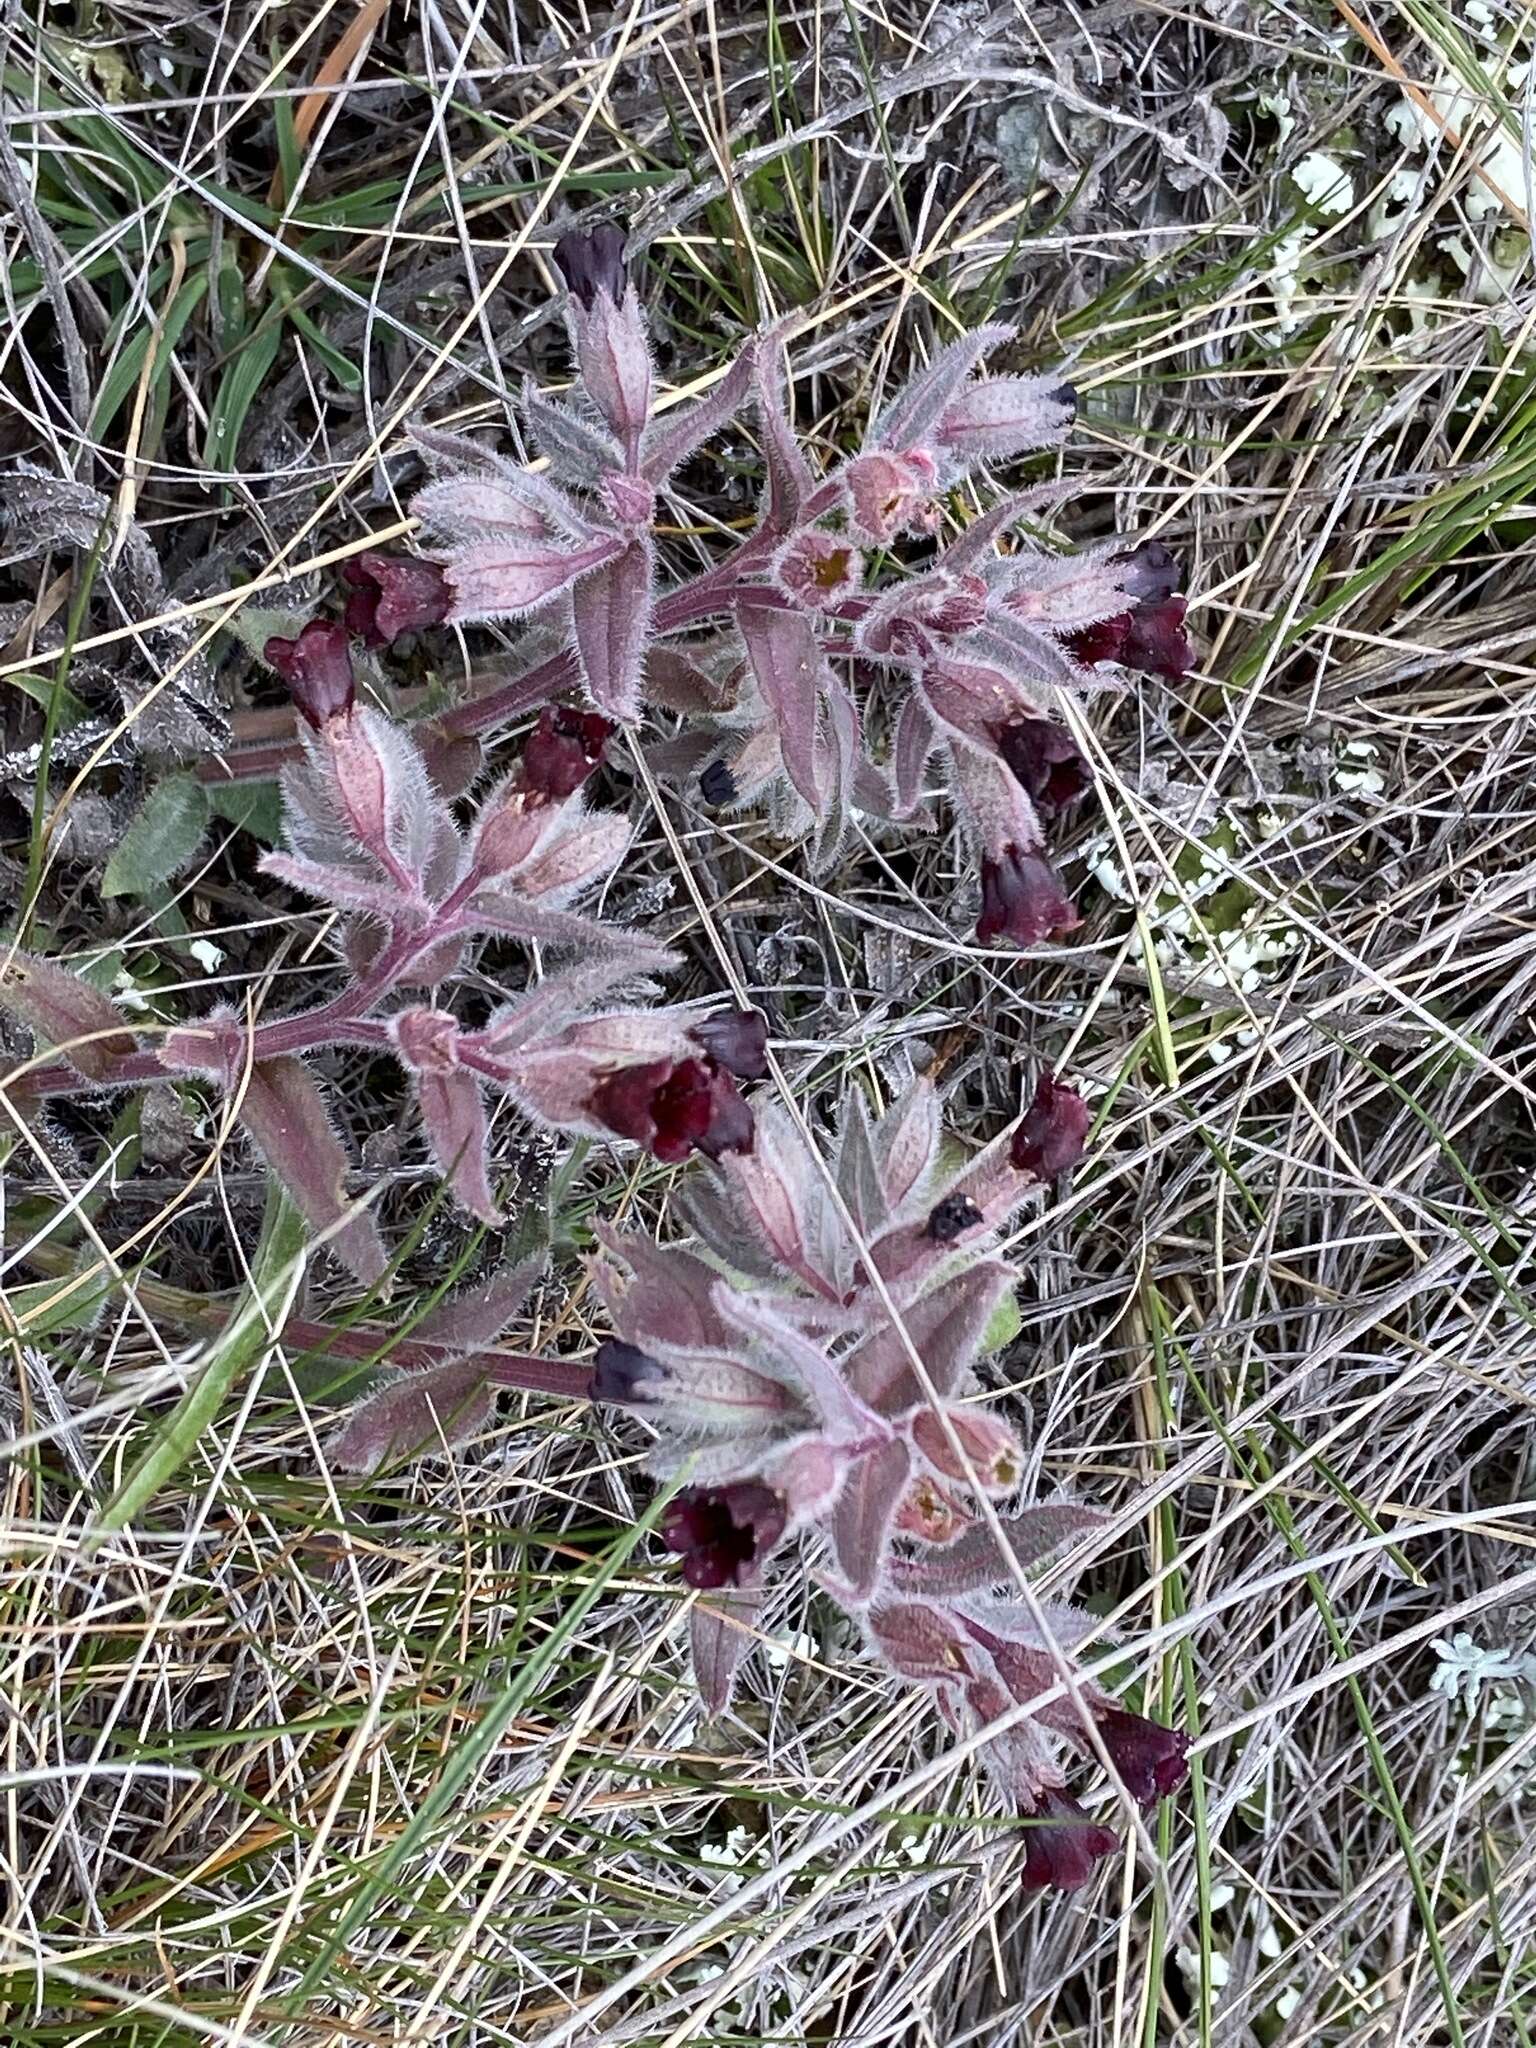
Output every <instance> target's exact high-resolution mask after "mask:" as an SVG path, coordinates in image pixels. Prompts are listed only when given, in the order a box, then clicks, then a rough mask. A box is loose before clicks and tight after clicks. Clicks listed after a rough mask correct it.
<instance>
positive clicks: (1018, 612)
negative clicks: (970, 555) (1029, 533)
mask: <svg viewBox="0 0 1536 2048" xmlns="http://www.w3.org/2000/svg"><path fill="white" fill-rule="evenodd" d="M1008 567H1009V575H1008V580H1007V584H1006V587H1005V592H1004V597H1003V603H1004V605H1005V606H1006V607H1007V609H1008V611H1009V612H1011V613H1012V615H1013V616H1014V617H1015V618H1016V619H1023V620H1024V621H1025V622H1026V623H1027V624H1030V625H1038V626H1044V627H1046V628H1047V629H1048V630H1049V631H1051V632H1052V633H1070V632H1073V631H1075V630H1077V629H1079V628H1082V627H1086V626H1095V625H1098V624H1099V623H1100V622H1101V621H1103V620H1105V619H1109V618H1113V617H1114V616H1115V615H1116V614H1117V613H1119V612H1123V611H1124V610H1125V609H1126V607H1127V604H1128V603H1129V602H1131V600H1130V599H1129V597H1128V593H1127V591H1126V589H1125V582H1126V576H1125V565H1124V564H1123V563H1121V562H1117V561H1115V560H1113V559H1112V558H1110V557H1108V556H1105V555H1102V554H1088V555H1043V554H1039V553H1037V552H1035V551H1034V550H1033V549H1031V550H1029V551H1028V552H1027V553H1024V552H1021V553H1019V554H1017V555H1015V556H1014V557H1013V558H1012V560H1011V561H1010V563H1009V565H1008Z"/></svg>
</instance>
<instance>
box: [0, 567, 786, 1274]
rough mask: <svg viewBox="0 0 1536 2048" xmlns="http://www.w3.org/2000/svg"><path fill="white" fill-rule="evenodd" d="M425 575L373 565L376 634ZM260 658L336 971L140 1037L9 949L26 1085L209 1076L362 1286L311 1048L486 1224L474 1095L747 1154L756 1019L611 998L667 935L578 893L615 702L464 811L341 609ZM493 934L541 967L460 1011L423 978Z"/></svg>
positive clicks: (271, 866)
mask: <svg viewBox="0 0 1536 2048" xmlns="http://www.w3.org/2000/svg"><path fill="white" fill-rule="evenodd" d="M418 587H419V586H417V585H416V584H414V583H413V582H412V581H411V579H409V578H407V579H405V581H404V582H401V581H400V580H399V579H397V578H396V576H395V574H394V571H393V569H392V568H391V567H390V566H389V564H388V563H379V564H376V565H375V570H374V572H373V581H372V583H371V584H370V585H369V589H370V591H372V592H373V593H374V594H375V595H376V597H377V603H376V604H375V603H374V602H373V599H372V598H370V607H371V608H370V611H369V615H368V616H369V620H370V621H372V622H373V623H374V625H375V628H376V630H377V631H379V632H381V633H383V632H387V631H388V630H389V629H390V624H391V623H393V622H394V621H397V620H398V619H399V618H400V617H401V616H402V614H403V612H404V611H405V610H406V609H407V600H408V598H409V597H410V594H411V592H412V591H413V590H415V589H418ZM412 616H413V617H415V615H414V614H413V615H412ZM380 621H384V623H379V622H380ZM418 622H419V620H418ZM267 655H268V659H269V661H270V662H271V663H272V665H273V666H274V667H275V668H277V669H278V670H279V671H280V673H282V674H283V675H284V676H285V677H286V679H287V680H288V682H289V685H290V688H291V689H292V692H293V695H294V699H295V701H296V703H297V704H298V707H299V709H300V711H301V713H302V714H303V717H304V720H305V722H306V729H305V739H304V758H303V760H302V761H301V762H300V763H298V764H296V765H295V766H293V767H291V768H290V769H289V771H288V772H287V774H286V776H285V779H284V817H285V837H286V842H287V844H286V849H285V850H284V851H282V852H279V853H271V854H268V855H266V856H265V858H264V859H263V862H262V866H263V868H264V870H265V871H266V872H267V873H268V874H270V875H272V876H274V877H275V878H276V879H278V880H279V881H282V882H285V883H288V884H289V885H290V886H292V887H293V888H295V889H298V890H300V891H302V892H303V893H305V894H306V895H309V896H311V897H314V898H315V899H317V900H318V901H319V902H322V903H325V904H328V905H330V906H331V907H332V908H333V909H335V910H337V911H339V912H340V913H341V917H340V920H339V925H338V936H339V940H340V945H341V950H342V954H343V957H344V962H345V965H346V967H347V969H348V970H349V973H348V979H347V981H346V984H345V986H344V987H343V989H342V992H341V993H340V994H339V995H337V996H336V997H334V998H333V999H332V1000H331V1001H329V1002H326V1003H323V1004H321V1005H319V1006H318V1007H315V1008H313V1009H310V1010H307V1011H300V1012H298V1013H296V1014H295V1015H293V1016H290V1017H283V1018H279V1019H276V1020H274V1021H271V1022H263V1023H260V1024H257V1025H255V1026H252V1025H250V1024H249V1023H247V1021H246V1020H245V1019H243V1018H241V1017H239V1016H237V1015H236V1013H235V1012H234V1010H233V1009H231V1008H230V1007H229V1006H227V1005H220V1006H217V1007H216V1008H214V1009H213V1010H212V1011H210V1012H209V1014H208V1015H206V1016H204V1017H202V1018H199V1019H198V1020H197V1021H196V1022H194V1023H187V1024H182V1025H179V1026H177V1027H175V1028H174V1029H172V1030H171V1031H169V1032H168V1033H166V1034H165V1035H164V1036H163V1037H162V1038H160V1039H159V1040H158V1041H157V1042H156V1043H155V1044H153V1045H152V1046H146V1047H144V1048H142V1049H141V1048H140V1047H139V1046H138V1044H137V1042H136V1041H135V1039H134V1037H133V1035H132V1033H131V1032H130V1031H129V1030H128V1028H127V1025H126V1020H125V1019H124V1017H123V1016H122V1014H121V1013H120V1012H119V1011H118V1010H117V1009H116V1007H115V1006H114V1005H113V1004H112V1003H111V1002H110V1001H109V1000H108V998H107V997H105V996H103V995H101V994H100V993H99V992H98V991H97V990H95V989H93V988H92V987H91V986H90V985H89V984H88V983H86V982H84V981H82V980H80V979H79V978H78V977H76V976H73V975H70V974H68V973H66V972H65V971H64V970H62V969H60V968H58V967H56V966H53V965H52V964H51V963H49V962H46V961H40V960H32V959H27V958H24V957H22V956H17V958H16V959H15V960H14V961H13V963H12V965H11V967H10V969H9V971H8V974H7V976H6V979H5V981H4V983H3V984H0V1001H4V1002H5V1004H6V1005H7V1006H8V1007H9V1008H11V1009H12V1010H14V1011H15V1012H16V1013H17V1014H19V1015H21V1016H22V1017H23V1018H24V1019H25V1021H27V1022H28V1023H29V1024H31V1025H32V1026H33V1028H34V1029H35V1030H36V1031H37V1032H38V1033H39V1035H40V1036H41V1037H42V1038H44V1039H45V1040H46V1041H48V1042H49V1043H51V1044H53V1045H55V1046H57V1047H58V1049H59V1050H60V1052H61V1053H62V1054H63V1055H64V1061H65V1064H63V1065H61V1066H58V1067H52V1068H50V1067H46V1066H44V1067H37V1068H33V1069H32V1070H31V1071H30V1072H29V1073H28V1074H27V1075H26V1076H25V1078H24V1082H23V1084H22V1085H23V1086H24V1088H25V1090H26V1091H27V1092H29V1093H31V1094H33V1095H43V1094H50V1093H51V1094H62V1093H70V1092H77V1091H79V1090H80V1089H82V1088H84V1087H86V1086H88V1085H92V1084H95V1085H113V1084H133V1083H144V1082H149V1081H155V1080H162V1081H167V1080H171V1079H173V1078H179V1077H184V1076H198V1077H202V1078H205V1079H208V1080H211V1081H212V1082H214V1083H215V1084H216V1085H217V1086H218V1087H219V1088H220V1089H221V1090H222V1091H223V1092H224V1093H225V1094H226V1095H228V1096H229V1098H230V1099H231V1100H232V1102H233V1103H235V1104H236V1105H237V1115H238V1119H239V1122H240V1123H241V1125H242V1127H243V1128H244V1130H245V1132H246V1134H247V1136H248V1137H249V1138H250V1139H251V1141H252V1142H253V1143H254V1145H255V1146H256V1148H257V1150H258V1151H259V1152H260V1153H261V1155H262V1157H263V1158H264V1159H265V1161H266V1162H267V1164H268V1166H269V1167H270V1168H271V1169H272V1171H273V1172H274V1173H275V1174H276V1175H277V1177H278V1179H279V1180H281V1181H282V1182H283V1184H284V1186H285V1187H287V1188H288V1190H289V1191H290V1193H291V1194H292V1196H293V1198H294V1200H295V1201H296V1202H297V1204H298V1205H299V1207H300V1209H301V1210H302V1211H303V1213H304V1215H305V1216H306V1217H307V1219H308V1220H309V1222H310V1223H311V1224H312V1225H313V1227H314V1228H315V1229H316V1230H317V1231H319V1232H322V1233H323V1234H324V1235H325V1236H326V1238H327V1241H328V1242H329V1244H330V1246H331V1249H332V1251H333V1252H334V1253H335V1255H336V1256H337V1257H338V1258H339V1259H341V1260H342V1262H343V1263H344V1264H345V1265H347V1266H348V1267H349V1268H350V1269H351V1270H352V1272H353V1273H355V1274H356V1275H357V1277H358V1278H359V1279H360V1280H363V1281H364V1282H367V1283H372V1282H375V1281H377V1280H379V1279H380V1278H382V1276H383V1275H384V1273H385V1271H386V1269H387V1266H388V1258H387V1254H386V1252H385V1248H384V1245H383V1242H382V1240H381V1238H380V1235H379V1232H378V1228H377V1226H376V1224H375V1222H374V1220H373V1218H372V1217H371V1215H369V1213H368V1212H367V1210H366V1209H364V1208H361V1207H359V1206H358V1205H356V1204H354V1203H352V1202H351V1201H349V1199H348V1198H347V1195H346V1192H345V1183H346V1178H347V1171H348V1163H347V1159H346V1155H345V1153H344V1151H343V1149H342V1146H341V1142H340V1140H339V1138H338V1137H337V1135H336V1132H335V1130H334V1129H333V1127H332V1123H331V1119H330V1115H329V1112H328V1110H327V1108H326V1106H325V1103H324V1100H323V1098H322V1096H321V1093H320V1090H319V1088H318V1086H317V1084H316V1082H315V1080H314V1077H313V1075H312V1074H311V1073H310V1071H309V1068H308V1067H307V1065H306V1064H305V1060H304V1055H305V1054H306V1053H310V1052H314V1051H318V1050H320V1049H322V1048H326V1047H335V1046H357V1047H363V1048H367V1049H370V1050H373V1051H381V1052H386V1053H390V1054H392V1055H393V1056H394V1058H395V1059H396V1060H397V1061H398V1062H399V1063H400V1065H401V1067H402V1068H403V1069H404V1072H405V1075H406V1078H407V1081H408V1085H409V1087H410V1090H411V1093H412V1096H413V1098H414V1101H415V1106H416V1110H417V1114H418V1116H419V1118H420V1122H421V1126H422V1130H423V1133H424V1135H425V1138H426V1141H427V1145H428V1147H429V1150H430V1152H431V1155H432V1158H433V1161H434V1163H435V1165H436V1167H437V1170H438V1171H439V1173H440V1174H441V1175H442V1177H443V1179H444V1180H445V1181H446V1183H447V1185H448V1187H449V1188H450V1190H451V1192H452V1193H453V1195H454V1196H455V1198H456V1199H457V1200H458V1201H459V1203H460V1204H461V1205H462V1207H463V1208H464V1209H465V1210H466V1211H467V1212H468V1213H469V1214H470V1215H471V1216H474V1217H476V1218H477V1219H479V1220H480V1221H481V1222H484V1223H487V1224H490V1225H492V1226H495V1225H499V1224H500V1223H501V1222H502V1221H503V1216H502V1211H501V1207H500V1204H499V1202H498V1199H497V1196H496V1193H495V1191H494V1190H493V1188H492V1186H491V1179H490V1163H489V1153H488V1145H487V1135H488V1125H487V1107H486V1105H487V1099H488V1098H491V1099H495V1098H497V1097H502V1098H507V1099H509V1100H510V1101H511V1102H512V1103H514V1104H515V1105H517V1107H518V1108H520V1109H521V1110H522V1111H523V1112H524V1113H525V1114H526V1115H527V1116H529V1117H530V1118H532V1119H533V1120H534V1121H535V1122H536V1123H539V1124H542V1125H543V1126H545V1127H546V1128H549V1129H552V1130H557V1131H566V1132H585V1133H588V1134H590V1135H592V1136H594V1137H601V1138H609V1139H612V1138H619V1139H624V1140H627V1141H628V1142H630V1143H632V1144H636V1145H640V1146H643V1147H644V1148H645V1149H646V1150H648V1151H650V1152H651V1153H653V1154H654V1155H655V1157H656V1158H658V1159H661V1160H664V1161H668V1162H676V1161H678V1160H681V1159H684V1158H686V1157H687V1156H688V1155H689V1153H690V1152H692V1151H695V1150H698V1151H700V1152H703V1153H705V1154H706V1155H707V1156H709V1157H710V1158H712V1159H720V1158H724V1157H726V1156H728V1155H730V1154H731V1153H732V1152H734V1151H743V1152H747V1151H750V1150H751V1148H752V1144H753V1138H754V1132H753V1118H752V1112H751V1110H750V1109H749V1108H748V1107H747V1104H746V1102H745V1101H744V1100H743V1098H742V1096H741V1093H740V1091H739V1089H738V1087H737V1082H738V1081H739V1080H757V1079H760V1078H761V1077H762V1075H763V1073H764V1071H765V1058H766V1027H765V1025H764V1021H763V1019H762V1018H761V1017H760V1016H758V1014H757V1013H756V1012H755V1011H746V1012H734V1011H732V1012H727V1013H725V1014H724V1015H723V1016H722V1015H720V1014H718V1013H716V1014H711V1013H710V1011H709V1009H708V1008H707V1006H700V1005H697V1004H672V1005H660V1006H658V1005H655V1004H644V1005H641V1004H631V1005H627V1006H620V1007H614V1006H613V1002H612V999H613V998H614V996H615V995H616V994H617V993H619V992H620V991H621V990H622V989H624V988H625V987H626V986H628V987H630V988H631V989H633V990H634V991H635V992H636V993H649V992H650V981H651V977H653V976H654V975H655V974H656V973H658V972H659V971H660V970H662V969H664V968H666V967H667V966H669V965H671V964H672V963H673V961H674V959H675V956H674V955H673V954H672V953H671V951H670V950H669V949H668V948H667V947H665V946H663V945H659V944H657V943H656V942H654V941H653V940H651V939H649V938H647V937H645V936H644V935H641V934H637V933H632V932H628V931H624V930H620V929H616V928H615V927H614V926H612V925H609V924H604V923H602V922H600V921H599V920H597V919H595V918H593V917H590V916H588V915H587V914H585V913H584V912H583V911H581V910H579V909H577V908H576V907H575V905H576V902H577V900H578V899H579V898H580V897H581V896H582V895H583V894H584V893H586V892H588V891H590V890H592V889H593V888H594V887H595V886H596V885H597V884H598V883H600V882H602V881H604V880H605V879H606V878H607V877H608V876H609V875H610V874H611V873H612V871H613V869H614V868H615V867H616V866H617V865H618V863H619V861H620V860H621V859H622V857H623V854H624V851H625V849H626V847H627V846H628V844H629V838H630V828H629V825H628V823H627V822H626V821H625V819H623V818H622V817H620V816H618V815H617V814H615V813H612V812H607V813H604V812H600V811H595V810H593V809H591V808H590V807H589V806H588V804H587V801H586V796H585V791H584V785H585V783H586V782H587V780H588V779H589V777H590V776H591V774H592V773H593V771H594V769H595V768H596V767H597V765H598V764H599V762H600V761H601V759H602V755H603V748H604V745H605V743H606V740H607V738H608V735H609V733H610V731H611V730H612V728H611V726H610V724H609V722H608V721H607V720H605V719H604V718H602V717H600V716H599V715H597V714H595V713H591V712H578V711H572V710H568V709H564V708H555V707H546V708H545V709H544V711H542V712H541V713H540V715H539V718H538V720H537V722H536V724H535V726H534V729H533V731H532V733H531V735H530V736H529V738H528V740H527V743H526V745H525V746H524V749H523V752H522V756H521V759H520V760H519V762H518V763H517V765H516V766H515V767H514V768H513V769H512V770H511V771H510V773H508V774H507V775H506V776H504V777H503V778H502V780H501V781H500V782H498V783H496V784H495V785H493V787H492V788H491V789H490V790H489V791H488V793H487V794H486V795H485V796H484V797H483V798H482V799H481V801H480V802H479V803H478V805H477V806H476V809H475V814H474V817H473V820H472V822H471V824H470V826H469V829H468V830H467V831H465V830H462V829H461V828H460V825H459V823H458V822H457V820H456V818H455V815H454V811H453V808H452V806H451V804H450V803H449V801H448V800H447V799H446V798H445V797H444V796H443V795H442V794H440V792H439V791H438V790H437V789H436V788H435V787H434V786H433V782H432V778H431V774H430V772H429V767H428V762H427V759H426V757H425V756H424V755H423V753H422V751H421V749H420V748H419V747H418V746H417V744H416V742H415V740H414V739H413V737H412V735H411V733H410V732H409V731H407V730H406V729H405V728H404V727H402V726H400V725H398V724H395V723H393V722H391V721H390V720H389V719H387V718H385V717H384V716H382V714H380V713H379V712H377V711H375V710H373V709H371V708H369V707H368V706H366V705H363V704H361V703H360V702H359V701H358V696H357V687H356V677H355V674H354V671H353V662H352V653H351V643H350V638H349V633H348V629H347V626H346V625H345V623H343V624H331V623H328V622H325V621H322V620H316V621H313V622H311V623H310V624H309V625H307V626H306V627H305V628H304V630H303V632H302V633H300V634H299V635H298V636H297V637H296V638H295V639H292V640H281V639H279V640H273V641H271V642H269V644H268V647H267ZM493 935H495V936H501V937H507V938H511V939H514V940H520V941H522V942H524V943H525V944H528V945H530V946H533V945H537V946H538V947H540V948H541V950H542V952H543V954H544V956H545V958H546V959H547V960H551V961H553V962H554V963H556V964H554V965H553V966H552V967H550V968H549V969H548V971H547V972H546V973H545V975H544V977H543V978H542V979H541V980H539V981H537V982H536V983H533V984H532V985H530V986H529V987H527V988H526V989H524V990H523V991H522V992H521V993H520V994H516V995H513V996H512V997H511V998H510V1000H508V1001H507V1002H505V1003H504V1004H502V1005H501V1006H500V1007H498V1008H497V1009H495V1010H493V1012H492V1013H491V1015H490V1016H489V1018H487V1019H486V1021H485V1022H484V1023H482V1024H480V1025H478V1026H476V1027H473V1028H471V1027H470V1026H469V1025H467V1024H466V1023H464V1022H463V1021H461V1019H460V1018H459V1017H458V1016H457V1015H456V1014H455V1012H454V1010H453V1009H452V1008H451V1007H449V1006H448V1003H447V1002H446V1001H445V1000H444V999H443V998H442V996H441V994H440V991H441V990H442V988H443V984H444V983H446V982H448V981H449V980H451V979H452V978H455V977H457V976H460V975H461V974H462V973H463V972H464V970H465V968H466V967H467V965H468V964H469V960H470V957H471V953H472V950H473V949H474V948H475V947H477V946H478V945H479V944H480V943H481V942H482V941H483V940H484V939H486V938H487V937H489V936H493Z"/></svg>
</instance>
